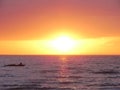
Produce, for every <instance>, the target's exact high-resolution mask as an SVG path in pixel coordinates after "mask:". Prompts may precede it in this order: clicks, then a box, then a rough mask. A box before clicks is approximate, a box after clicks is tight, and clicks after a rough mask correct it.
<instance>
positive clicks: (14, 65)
mask: <svg viewBox="0 0 120 90" xmlns="http://www.w3.org/2000/svg"><path fill="white" fill-rule="evenodd" d="M5 66H11V67H17V66H19V67H21V66H25V64H22V63H19V64H8V65H5Z"/></svg>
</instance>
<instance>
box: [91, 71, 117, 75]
mask: <svg viewBox="0 0 120 90" xmlns="http://www.w3.org/2000/svg"><path fill="white" fill-rule="evenodd" d="M92 73H95V74H119V72H118V71H115V70H100V71H96V72H92Z"/></svg>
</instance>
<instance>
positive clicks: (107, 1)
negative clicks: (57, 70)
mask: <svg viewBox="0 0 120 90" xmlns="http://www.w3.org/2000/svg"><path fill="white" fill-rule="evenodd" d="M61 36H66V37H69V38H71V39H72V40H73V41H74V42H75V45H74V46H73V47H72V49H71V50H68V51H66V52H64V51H60V50H56V49H55V48H54V47H53V46H54V45H53V46H52V45H50V42H51V41H54V40H56V39H57V38H59V37H61ZM57 40H58V39H57ZM69 44H70V43H69ZM62 47H64V48H65V47H67V46H64V45H63V46H62ZM64 48H63V49H64ZM0 54H42V55H43V54H74V55H76V54H77V55H79V54H90V55H91V54H92V55H98V54H100V55H101V54H102V55H104V54H105V55H106V54H107V55H108V54H117V55H118V54H120V0H0Z"/></svg>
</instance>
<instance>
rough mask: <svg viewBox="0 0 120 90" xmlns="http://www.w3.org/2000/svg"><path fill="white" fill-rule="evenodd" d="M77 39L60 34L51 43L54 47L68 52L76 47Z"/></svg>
mask: <svg viewBox="0 0 120 90" xmlns="http://www.w3.org/2000/svg"><path fill="white" fill-rule="evenodd" d="M75 44H76V42H75V40H73V39H72V38H70V37H68V36H60V37H58V38H56V39H55V40H53V41H52V42H51V45H52V47H53V48H54V49H56V50H59V51H62V52H68V51H70V50H71V49H73V48H74V47H75Z"/></svg>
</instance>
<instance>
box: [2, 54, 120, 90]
mask: <svg viewBox="0 0 120 90" xmlns="http://www.w3.org/2000/svg"><path fill="white" fill-rule="evenodd" d="M20 62H22V63H24V64H25V66H24V67H5V66H4V65H7V64H18V63H20ZM0 90H120V56H0Z"/></svg>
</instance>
